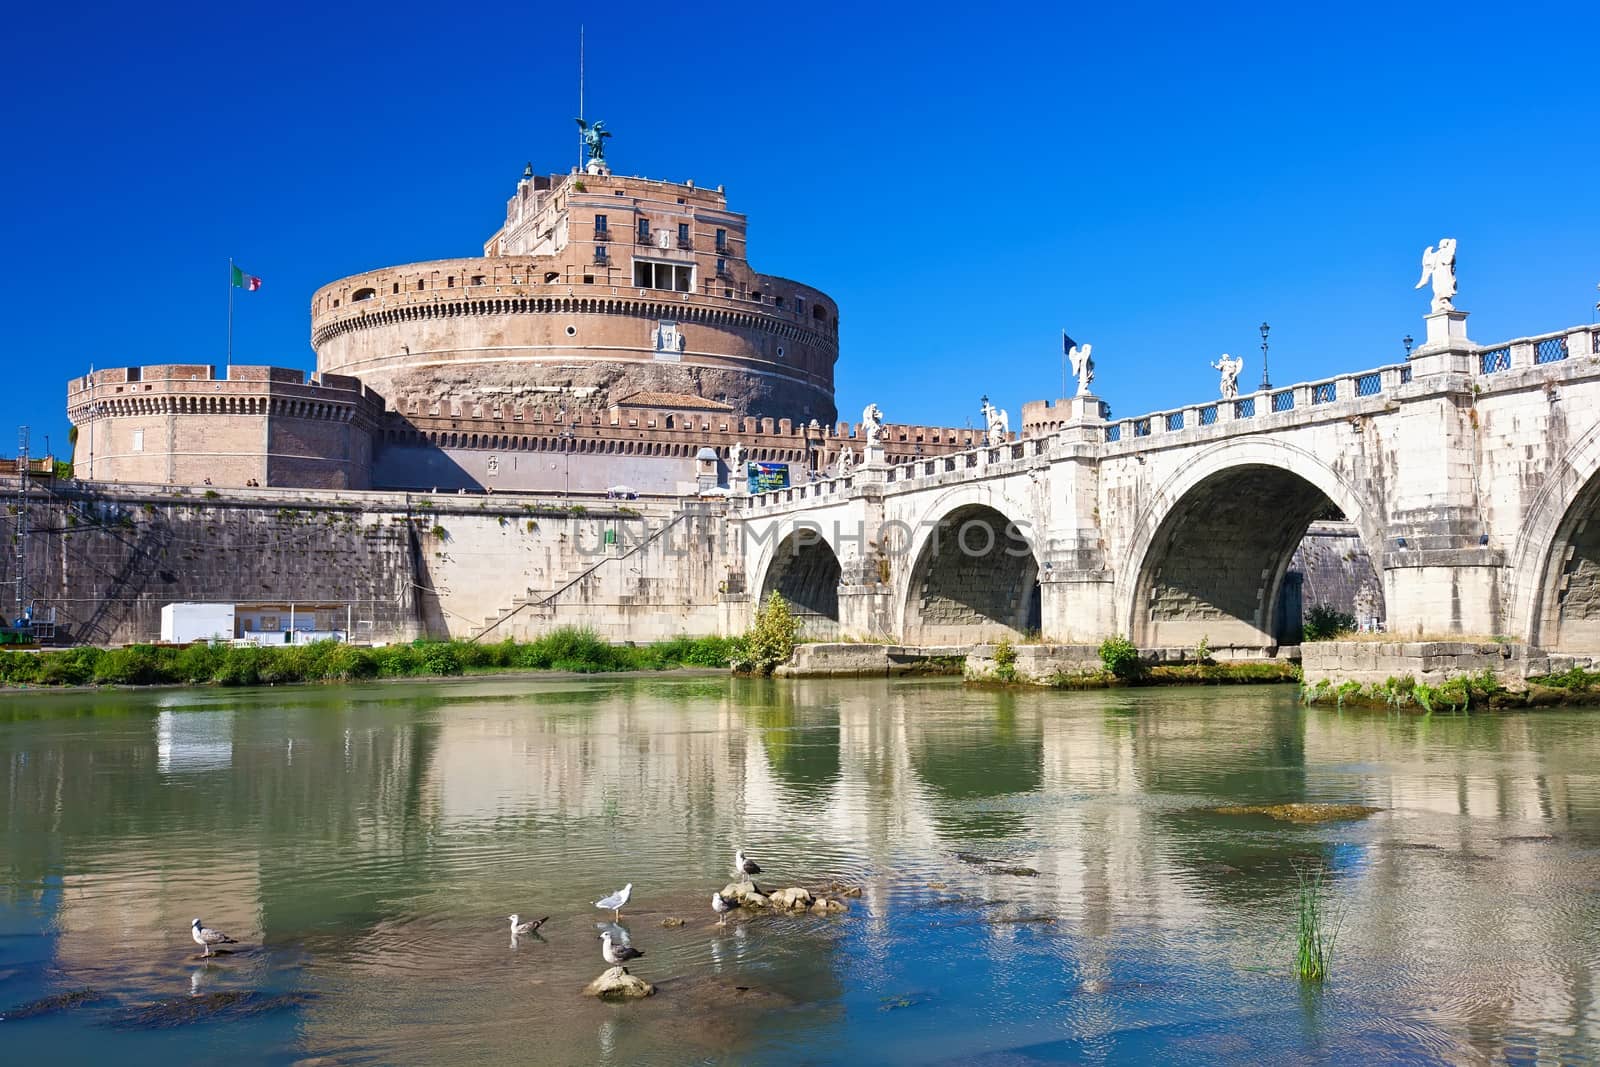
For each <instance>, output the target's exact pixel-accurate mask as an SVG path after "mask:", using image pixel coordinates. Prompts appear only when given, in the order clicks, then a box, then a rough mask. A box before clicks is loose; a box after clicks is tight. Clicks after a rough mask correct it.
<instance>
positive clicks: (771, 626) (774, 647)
mask: <svg viewBox="0 0 1600 1067" xmlns="http://www.w3.org/2000/svg"><path fill="white" fill-rule="evenodd" d="M799 640H800V620H799V619H798V618H796V617H795V614H794V612H793V611H792V610H790V608H789V602H788V601H787V600H785V599H783V596H782V595H781V594H780V593H779V592H778V591H777V590H773V591H772V595H771V596H769V597H767V599H766V601H765V602H764V603H762V605H761V607H759V608H757V609H756V622H755V625H754V626H752V627H750V630H749V632H748V633H746V634H745V635H744V636H743V637H736V638H734V639H733V640H732V642H731V644H730V646H729V650H728V659H729V661H731V663H732V664H733V669H734V670H736V671H738V672H739V673H740V674H759V675H762V676H763V677H764V676H766V675H770V674H771V673H772V672H773V671H774V670H776V669H777V668H778V667H779V666H780V665H782V664H785V663H788V662H789V660H790V658H791V657H792V656H793V655H794V646H795V644H796V643H797V642H798V641H799Z"/></svg>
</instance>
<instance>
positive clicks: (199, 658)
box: [172, 643, 232, 685]
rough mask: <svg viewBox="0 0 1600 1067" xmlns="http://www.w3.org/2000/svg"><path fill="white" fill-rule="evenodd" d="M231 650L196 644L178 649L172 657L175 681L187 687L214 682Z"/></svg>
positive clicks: (214, 645) (223, 646) (219, 646)
mask: <svg viewBox="0 0 1600 1067" xmlns="http://www.w3.org/2000/svg"><path fill="white" fill-rule="evenodd" d="M231 651H232V649H230V648H228V647H227V646H226V645H220V644H204V643H203V644H197V645H190V646H189V647H187V648H180V649H178V651H177V654H176V655H174V656H173V657H172V672H173V675H174V676H175V680H177V681H180V682H186V683H188V684H189V685H204V684H206V683H208V682H214V681H216V678H217V675H218V674H219V673H221V671H222V663H223V660H225V659H226V658H227V656H228V653H229V652H231Z"/></svg>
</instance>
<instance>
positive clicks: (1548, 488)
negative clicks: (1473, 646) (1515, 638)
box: [1507, 426, 1600, 651]
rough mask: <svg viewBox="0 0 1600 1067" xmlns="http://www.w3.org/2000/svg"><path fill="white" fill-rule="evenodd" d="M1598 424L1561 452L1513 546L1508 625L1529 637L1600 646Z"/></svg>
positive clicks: (1579, 647)
mask: <svg viewBox="0 0 1600 1067" xmlns="http://www.w3.org/2000/svg"><path fill="white" fill-rule="evenodd" d="M1596 520H1600V426H1596V427H1594V428H1593V429H1591V430H1589V432H1588V433H1586V434H1584V435H1583V436H1582V437H1581V438H1579V439H1578V442H1577V443H1576V444H1574V445H1573V446H1572V447H1571V448H1570V449H1568V450H1567V453H1566V454H1565V455H1564V456H1562V457H1561V460H1560V462H1559V463H1558V464H1557V465H1556V467H1555V469H1554V470H1553V471H1551V473H1550V474H1549V475H1547V476H1546V477H1545V479H1544V481H1543V482H1542V483H1540V485H1539V488H1538V490H1537V491H1536V492H1535V494H1534V496H1533V498H1532V499H1531V500H1530V501H1529V504H1528V507H1527V508H1526V512H1525V516H1524V518H1523V521H1522V525H1521V526H1520V527H1519V528H1518V530H1517V537H1516V540H1515V542H1513V544H1512V546H1511V552H1510V554H1509V555H1510V558H1509V560H1508V562H1509V563H1510V564H1511V570H1510V574H1509V575H1508V578H1509V580H1510V595H1509V598H1508V599H1509V601H1510V603H1509V604H1508V605H1507V606H1508V607H1509V609H1510V611H1509V614H1510V616H1511V627H1510V628H1511V629H1512V630H1513V631H1514V632H1516V633H1517V634H1518V635H1519V636H1522V637H1524V638H1526V639H1527V641H1528V643H1529V644H1531V645H1539V646H1542V647H1546V648H1555V649H1561V650H1563V651H1600V521H1596Z"/></svg>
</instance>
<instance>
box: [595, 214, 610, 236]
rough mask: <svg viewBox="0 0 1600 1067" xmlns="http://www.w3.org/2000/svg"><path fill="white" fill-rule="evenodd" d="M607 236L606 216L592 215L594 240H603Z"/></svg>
mask: <svg viewBox="0 0 1600 1067" xmlns="http://www.w3.org/2000/svg"><path fill="white" fill-rule="evenodd" d="M608 236H610V234H609V233H608V232H607V230H606V217H605V216H604V215H596V216H595V217H594V239H595V240H596V241H604V240H605V239H606V238H607V237H608Z"/></svg>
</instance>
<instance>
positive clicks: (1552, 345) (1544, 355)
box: [1533, 334, 1568, 366]
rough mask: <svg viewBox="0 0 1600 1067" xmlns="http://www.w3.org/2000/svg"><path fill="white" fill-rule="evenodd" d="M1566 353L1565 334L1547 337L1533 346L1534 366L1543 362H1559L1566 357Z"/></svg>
mask: <svg viewBox="0 0 1600 1067" xmlns="http://www.w3.org/2000/svg"><path fill="white" fill-rule="evenodd" d="M1567 354H1568V352H1567V338H1566V335H1564V334H1563V335H1562V336H1560V337H1547V338H1545V339H1544V340H1543V341H1540V342H1539V343H1538V344H1537V345H1535V346H1534V349H1533V362H1534V365H1535V366H1538V365H1540V364H1544V363H1559V362H1560V361H1561V360H1563V359H1566V358H1567Z"/></svg>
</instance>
